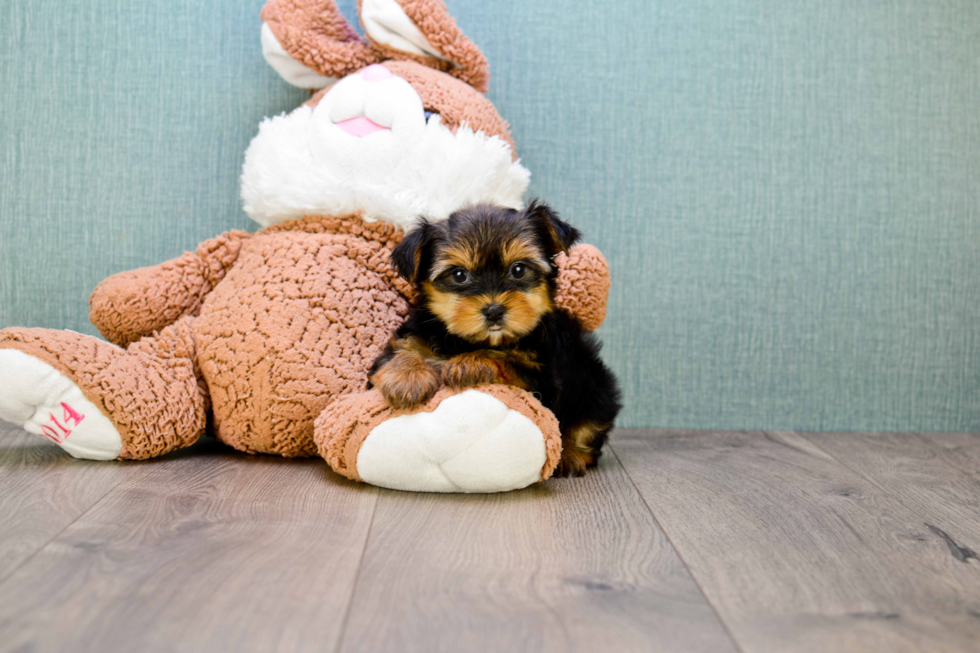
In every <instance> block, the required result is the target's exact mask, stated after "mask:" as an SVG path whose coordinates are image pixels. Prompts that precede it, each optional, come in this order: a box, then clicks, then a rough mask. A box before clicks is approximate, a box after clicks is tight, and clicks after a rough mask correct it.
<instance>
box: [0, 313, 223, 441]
mask: <svg viewBox="0 0 980 653" xmlns="http://www.w3.org/2000/svg"><path fill="white" fill-rule="evenodd" d="M193 320H194V318H192V317H185V318H181V319H180V320H178V321H177V322H175V323H174V324H172V325H170V326H168V327H167V328H165V329H163V330H162V331H160V332H159V333H158V334H156V335H155V336H151V337H147V338H143V339H142V340H140V341H138V342H135V343H133V344H132V345H130V346H129V348H128V349H121V348H119V347H117V346H115V345H111V344H108V343H105V342H103V341H101V340H98V339H96V338H92V337H89V336H85V335H82V334H79V333H75V332H73V331H54V330H49V329H4V330H2V331H0V419H3V420H5V421H8V422H13V423H14V424H17V425H18V426H21V427H22V428H24V429H25V430H27V431H30V432H31V433H35V434H37V435H41V436H44V437H46V438H48V439H50V440H52V441H54V442H55V443H57V444H58V446H60V447H61V448H62V449H64V450H65V451H67V452H68V453H69V454H71V455H72V456H74V457H76V458H85V459H90V460H113V459H121V460H123V459H129V460H141V459H145V458H152V457H154V456H159V455H162V454H164V453H167V452H168V451H172V450H174V449H179V448H181V447H186V446H188V445H190V444H193V443H194V442H195V441H196V440H197V439H198V437H200V435H201V433H202V432H203V431H204V428H205V425H206V423H207V417H206V416H207V410H208V407H209V406H208V403H209V401H208V395H207V390H206V387H205V385H204V383H203V382H202V381H200V374H199V372H198V370H197V363H196V356H195V348H194V339H193V333H192V330H191V327H192V325H193Z"/></svg>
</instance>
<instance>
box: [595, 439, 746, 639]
mask: <svg viewBox="0 0 980 653" xmlns="http://www.w3.org/2000/svg"><path fill="white" fill-rule="evenodd" d="M608 446H609V450H610V451H611V452H612V454H613V456H614V457H615V458H616V462H617V463H618V464H619V466H620V468H622V470H623V473H624V474H626V478H628V479H629V482H630V486H632V488H633V491H634V492H636V494H637V496H639V497H640V501H642V502H643V505H644V506H646V509H647V512H649V513H650V516H651V517H653V521H654V522H656V524H657V528H659V529H660V531H661V532H662V533H663V534H664V537H666V538H667V543H668V544H670V548H671V549H673V550H674V553H675V554H676V555H677V558H678V560H680V561H681V564H682V565H683V566H684V569H685V570H687V573H688V575H689V576H690V577H691V580H693V581H694V585H695V587H697V588H698V592H700V593H701V597H702V598H703V599H704V602H705V603H706V604H707V605H708V607H709V608H711V612H712V613H713V614H714V615H715V618H716V619H717V620H718V623H719V624H721V627H722V628H723V629H724V631H725V634H726V635H728V638H729V639H730V640H731V641H732V645H733V646H734V647H735V649H736V650H737V651H739V652H740V653H746V651H745V649H743V648H742V644H741V643H740V642H739V641H738V639H736V638H735V634H734V633H733V632H732V630H731V629H730V628H729V627H728V623H726V622H725V620H724V618H722V616H721V613H720V612H718V608H717V607H716V606H715V604H714V603H712V602H711V599H710V598H708V595H707V594H705V591H704V588H703V587H701V583H700V581H698V578H697V576H695V575H694V572H693V571H692V570H691V567H690V565H688V564H687V560H685V559H684V556H682V555H681V552H680V550H679V549H678V548H677V545H676V544H674V540H673V539H671V537H670V533H668V532H667V529H666V528H664V525H663V524H661V523H660V520H659V519H658V518H657V513H655V512H654V511H653V508H652V507H651V506H650V504H649V503H648V502H647V498H646V497H645V496H643V493H642V492H640V488H638V487H637V486H636V482H635V481H634V480H633V477H632V476H630V473H629V470H628V469H627V468H626V465H624V464H623V461H622V460H620V458H619V453H617V452H616V448H615V446H614V445H613V444H612V443H610V444H609V445H608Z"/></svg>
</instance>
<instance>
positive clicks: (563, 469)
mask: <svg viewBox="0 0 980 653" xmlns="http://www.w3.org/2000/svg"><path fill="white" fill-rule="evenodd" d="M596 462H597V461H596V458H595V456H594V455H593V454H591V453H589V452H587V451H581V450H579V449H575V448H574V447H568V448H566V449H562V452H561V459H560V460H559V461H558V467H556V468H555V473H554V476H556V477H559V478H565V477H569V476H575V477H579V476H585V470H586V469H588V468H589V467H595V465H596Z"/></svg>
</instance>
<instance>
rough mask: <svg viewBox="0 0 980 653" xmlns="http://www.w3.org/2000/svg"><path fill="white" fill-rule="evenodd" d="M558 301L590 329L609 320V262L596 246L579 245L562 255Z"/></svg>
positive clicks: (586, 328) (560, 258)
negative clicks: (607, 317)
mask: <svg viewBox="0 0 980 653" xmlns="http://www.w3.org/2000/svg"><path fill="white" fill-rule="evenodd" d="M555 260H556V262H557V263H558V280H557V281H558V288H557V294H556V296H555V303H556V304H558V306H559V307H561V308H564V309H565V310H567V311H568V312H569V313H571V314H572V315H574V316H575V317H577V318H578V319H579V321H580V322H581V323H582V326H583V327H584V328H585V330H586V331H595V330H596V329H598V328H599V327H600V326H602V321H603V320H605V319H606V300H608V299H609V264H608V263H607V262H606V257H604V256H603V255H602V252H600V251H599V250H598V249H597V248H595V247H593V246H592V245H584V244H583V245H576V246H575V247H573V248H572V250H571V251H570V252H569V253H568V254H559V255H558V258H557V259H555Z"/></svg>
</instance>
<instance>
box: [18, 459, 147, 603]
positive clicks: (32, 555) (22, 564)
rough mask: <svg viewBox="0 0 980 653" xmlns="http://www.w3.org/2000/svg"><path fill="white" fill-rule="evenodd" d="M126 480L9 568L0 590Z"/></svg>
mask: <svg viewBox="0 0 980 653" xmlns="http://www.w3.org/2000/svg"><path fill="white" fill-rule="evenodd" d="M128 480H129V479H126V478H123V479H119V482H118V483H116V484H115V485H113V486H112V487H111V488H109V489H108V490H106V492H105V494H103V495H102V496H101V497H99V498H98V499H96V500H95V501H94V502H92V505H90V506H89V507H88V508H86V509H85V510H83V511H82V512H80V513H78V514H77V515H75V518H74V519H72V520H71V521H70V522H68V523H67V524H65V527H64V528H62V529H61V530H59V531H58V532H57V533H55V534H54V535H52V536H51V537H50V538H48V541H47V542H45V543H44V544H42V545H41V546H39V547H37V549H35V550H34V553H32V554H31V555H29V556H27V557H26V558H24V560H22V561H21V563H20V564H18V565H17V566H16V567H14V568H13V569H11V570H10V573H8V574H7V575H6V576H4V577H3V578H0V590H2V589H3V586H4V585H5V584H6V583H7V581H8V580H10V579H11V578H13V577H14V575H15V574H16V573H17V572H18V571H20V569H21V568H22V567H23V566H24V565H26V564H27V563H29V562H30V561H31V560H33V559H34V558H36V557H37V554H39V553H40V552H41V551H44V549H46V548H47V547H48V545H50V544H51V543H52V542H54V541H55V540H56V539H58V538H59V537H61V534H62V533H64V532H65V531H67V530H68V529H69V528H71V527H72V526H74V525H75V522H77V521H78V520H79V519H81V518H82V517H84V516H85V515H87V514H88V513H89V512H91V511H92V509H93V508H95V507H96V506H97V505H99V504H100V503H102V501H103V500H104V499H105V498H106V497H107V496H109V495H110V494H112V493H113V492H115V491H116V489H117V488H118V487H119V486H120V485H122V484H123V483H125V482H126V481H128Z"/></svg>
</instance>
